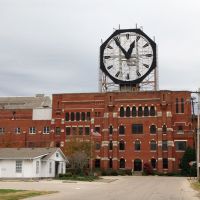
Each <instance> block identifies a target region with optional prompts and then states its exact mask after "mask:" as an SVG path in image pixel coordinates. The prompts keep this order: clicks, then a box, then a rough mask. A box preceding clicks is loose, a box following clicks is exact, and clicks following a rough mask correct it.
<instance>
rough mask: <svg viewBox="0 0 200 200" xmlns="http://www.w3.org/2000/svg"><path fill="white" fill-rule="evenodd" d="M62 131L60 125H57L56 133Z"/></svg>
mask: <svg viewBox="0 0 200 200" xmlns="http://www.w3.org/2000/svg"><path fill="white" fill-rule="evenodd" d="M60 133H61V129H60V127H56V134H58V135H59V134H60Z"/></svg>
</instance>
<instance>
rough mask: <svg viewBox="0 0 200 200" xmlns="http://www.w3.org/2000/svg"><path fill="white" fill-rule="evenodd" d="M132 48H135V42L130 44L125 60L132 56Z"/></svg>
mask: <svg viewBox="0 0 200 200" xmlns="http://www.w3.org/2000/svg"><path fill="white" fill-rule="evenodd" d="M134 47H135V40H134V41H133V42H132V43H131V44H130V47H129V49H128V52H127V55H126V58H127V59H129V58H130V57H131V54H132V51H133V48H134Z"/></svg>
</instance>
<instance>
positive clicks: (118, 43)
mask: <svg viewBox="0 0 200 200" xmlns="http://www.w3.org/2000/svg"><path fill="white" fill-rule="evenodd" d="M114 40H115V43H116V45H117V46H118V47H119V48H120V49H121V51H122V52H123V54H124V55H125V57H127V52H126V51H125V49H124V48H123V47H122V46H121V44H120V41H119V38H118V37H114Z"/></svg>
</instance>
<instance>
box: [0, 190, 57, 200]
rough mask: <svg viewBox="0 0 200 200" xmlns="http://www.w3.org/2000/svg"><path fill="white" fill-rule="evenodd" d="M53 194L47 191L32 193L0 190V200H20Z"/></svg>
mask: <svg viewBox="0 0 200 200" xmlns="http://www.w3.org/2000/svg"><path fill="white" fill-rule="evenodd" d="M52 193H55V192H49V191H34V190H12V189H0V200H20V199H24V198H28V197H35V196H38V195H45V194H52Z"/></svg>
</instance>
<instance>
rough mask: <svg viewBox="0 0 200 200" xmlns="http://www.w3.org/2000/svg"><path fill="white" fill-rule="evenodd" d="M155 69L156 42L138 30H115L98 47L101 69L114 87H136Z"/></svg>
mask: <svg viewBox="0 0 200 200" xmlns="http://www.w3.org/2000/svg"><path fill="white" fill-rule="evenodd" d="M155 67H156V43H155V42H154V41H153V40H152V39H150V38H149V37H148V36H147V35H146V34H145V33H144V32H143V31H141V30H140V29H121V30H116V31H115V32H114V33H113V34H112V35H111V36H110V37H109V38H108V39H107V40H106V41H105V42H104V43H103V44H102V45H101V47H100V68H101V70H102V71H103V72H104V73H105V74H106V75H107V76H109V78H110V79H111V80H112V81H113V82H114V83H116V84H133V85H134V84H138V83H140V82H142V81H143V80H144V78H145V77H147V75H149V73H150V72H151V71H152V70H153V69H154V68H155Z"/></svg>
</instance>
